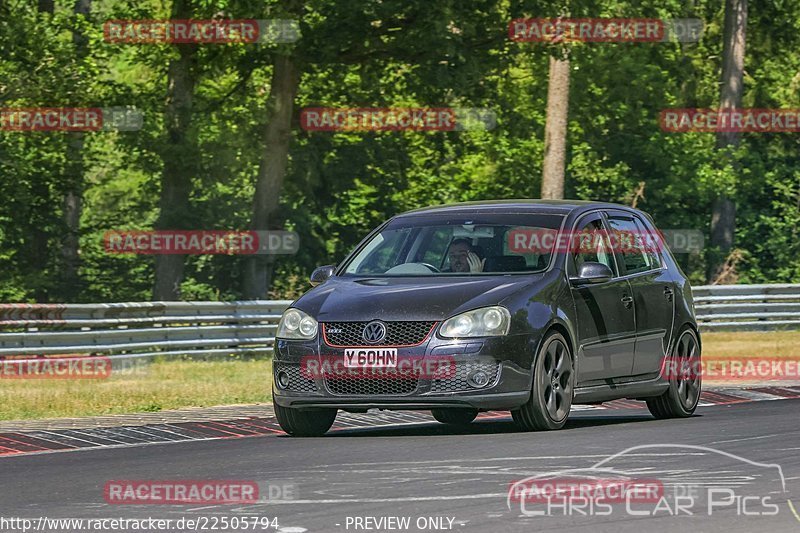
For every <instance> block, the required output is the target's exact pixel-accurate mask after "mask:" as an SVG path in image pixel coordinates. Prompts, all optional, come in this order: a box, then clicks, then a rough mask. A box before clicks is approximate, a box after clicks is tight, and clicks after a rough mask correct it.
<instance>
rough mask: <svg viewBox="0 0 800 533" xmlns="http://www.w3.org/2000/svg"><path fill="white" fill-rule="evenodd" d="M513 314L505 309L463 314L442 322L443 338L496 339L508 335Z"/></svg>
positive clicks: (486, 308)
mask: <svg viewBox="0 0 800 533" xmlns="http://www.w3.org/2000/svg"><path fill="white" fill-rule="evenodd" d="M510 326H511V313H509V312H508V309H506V308H505V307H500V306H494V307H482V308H481V309H474V310H472V311H467V312H466V313H461V314H460V315H456V316H454V317H452V318H448V319H447V320H445V321H444V322H442V327H441V328H439V335H441V336H442V337H455V338H460V337H496V336H500V335H508V329H509V327H510Z"/></svg>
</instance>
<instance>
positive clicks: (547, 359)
mask: <svg viewBox="0 0 800 533" xmlns="http://www.w3.org/2000/svg"><path fill="white" fill-rule="evenodd" d="M574 381H575V372H574V370H573V361H572V354H571V353H570V350H569V345H568V344H567V341H566V339H565V338H564V336H563V335H561V334H560V333H558V332H557V331H553V332H551V333H550V334H548V335H547V337H545V340H544V342H543V343H542V348H541V349H540V350H539V353H538V354H537V356H536V360H535V361H534V364H533V386H532V387H531V395H530V397H529V398H528V401H527V402H525V404H524V405H522V407H520V408H519V409H515V410H513V411H511V417H512V418H513V419H514V422H515V423H516V424H517V426H519V428H520V429H522V430H524V431H547V430H553V429H561V428H562V427H564V424H566V423H567V418H568V417H569V410H570V407H572V395H573V383H574Z"/></svg>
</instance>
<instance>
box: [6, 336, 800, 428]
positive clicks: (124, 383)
mask: <svg viewBox="0 0 800 533" xmlns="http://www.w3.org/2000/svg"><path fill="white" fill-rule="evenodd" d="M702 340H703V356H704V357H709V358H717V359H723V358H724V359H728V358H733V359H736V358H742V359H748V358H793V359H798V360H800V331H779V332H712V333H703V334H702ZM271 391H272V361H271V360H233V361H230V360H228V361H175V360H154V361H152V362H150V363H149V364H146V365H145V366H142V367H137V368H135V369H133V370H130V371H125V372H121V373H112V375H111V376H110V377H109V378H107V379H92V380H58V379H38V380H37V379H3V380H0V420H18V419H34V418H55V417H77V416H92V415H108V414H123V413H136V412H154V411H161V410H164V409H177V408H180V407H210V406H214V405H230V404H240V403H258V402H268V401H270V400H271Z"/></svg>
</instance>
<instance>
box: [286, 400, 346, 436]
mask: <svg viewBox="0 0 800 533" xmlns="http://www.w3.org/2000/svg"><path fill="white" fill-rule="evenodd" d="M275 417H276V418H277V419H278V424H280V426H281V429H282V430H284V431H285V432H286V433H288V434H289V435H291V436H292V437H321V436H322V435H324V434H325V433H326V432H327V431H328V430H329V429H330V428H331V426H332V425H333V421H334V420H336V409H293V408H291V407H281V406H280V405H278V404H275Z"/></svg>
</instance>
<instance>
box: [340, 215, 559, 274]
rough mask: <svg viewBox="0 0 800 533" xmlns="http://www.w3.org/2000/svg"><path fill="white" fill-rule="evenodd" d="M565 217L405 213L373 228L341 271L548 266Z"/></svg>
mask: <svg viewBox="0 0 800 533" xmlns="http://www.w3.org/2000/svg"><path fill="white" fill-rule="evenodd" d="M562 220H563V217H562V216H560V215H549V214H548V215H543V214H503V215H500V214H497V215H482V216H475V215H466V216H462V217H460V218H459V217H454V216H452V215H448V216H447V217H446V218H445V217H442V216H439V217H433V216H421V215H420V216H406V217H401V218H399V219H396V220H394V221H392V222H391V223H389V224H388V225H387V226H386V227H385V228H384V229H383V230H381V231H380V232H378V233H376V234H375V235H374V236H373V237H372V238H371V239H370V240H369V241H368V242H367V243H365V244H364V245H363V246H362V248H361V249H360V250H359V251H358V253H357V254H355V256H354V257H352V259H350V261H349V262H348V263H347V265H346V267H345V270H344V274H351V275H369V276H376V275H377V276H443V275H450V276H452V275H465V276H469V275H503V274H529V273H532V272H541V271H543V270H546V269H547V267H548V265H549V264H550V257H551V255H552V253H553V245H554V242H555V239H554V238H553V237H554V236H555V235H556V234H557V232H558V229H559V228H560V227H561V222H562Z"/></svg>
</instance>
